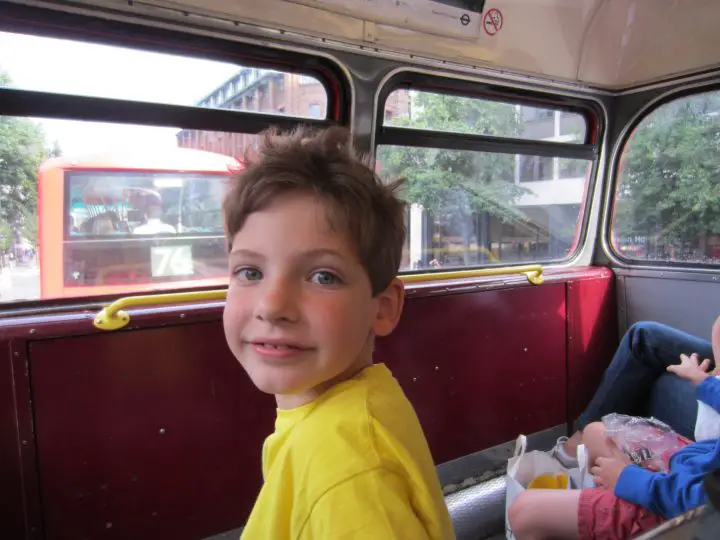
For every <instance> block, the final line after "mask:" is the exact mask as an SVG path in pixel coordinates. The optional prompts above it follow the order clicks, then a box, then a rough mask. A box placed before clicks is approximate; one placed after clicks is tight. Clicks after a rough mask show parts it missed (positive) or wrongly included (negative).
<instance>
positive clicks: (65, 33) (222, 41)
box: [0, 3, 352, 317]
mask: <svg viewBox="0 0 720 540" xmlns="http://www.w3.org/2000/svg"><path fill="white" fill-rule="evenodd" d="M0 31H5V32H13V33H21V34H27V35H35V36H38V37H49V38H59V39H69V40H74V41H77V42H88V43H91V44H98V45H110V46H117V47H124V48H129V49H134V50H141V51H149V52H156V53H165V54H170V55H176V56H180V57H186V58H198V59H205V60H214V61H221V62H223V61H224V62H229V63H234V64H237V65H238V67H256V68H259V69H271V70H277V71H281V72H284V73H288V74H295V75H307V76H310V77H313V78H314V79H316V80H318V81H319V82H320V83H321V84H322V85H323V87H324V89H325V94H326V96H327V104H326V109H325V113H324V118H321V119H315V118H307V117H299V116H282V115H278V114H267V113H256V112H243V111H234V110H227V109H210V108H206V107H201V106H193V105H189V106H185V105H169V104H163V103H154V102H139V101H130V100H121V99H114V98H104V97H90V96H82V95H73V94H61V93H53V92H44V91H36V90H26V89H18V88H8V87H0V115H2V116H7V117H25V118H47V119H62V120H79V121H88V122H109V123H116V124H131V125H139V126H148V127H173V128H180V129H183V130H192V131H215V132H229V133H243V134H249V135H257V134H258V133H260V132H262V131H263V130H264V129H266V128H267V127H269V126H270V125H273V126H276V127H278V128H279V129H280V130H283V131H284V130H292V129H294V128H295V127H297V126H298V125H306V126H310V127H316V128H323V127H328V126H331V125H343V126H349V124H350V118H351V114H352V103H351V100H352V86H351V83H350V81H349V79H348V75H347V73H346V71H345V70H344V69H343V67H342V66H341V65H340V64H339V63H338V62H337V61H335V60H334V59H332V58H331V57H329V56H324V55H312V54H311V53H305V52H299V51H297V50H295V49H294V48H293V47H288V48H280V47H278V48H273V47H268V46H262V45H255V44H252V43H244V42H239V41H234V40H232V39H230V36H228V38H223V37H209V36H205V35H202V34H201V33H199V32H193V31H192V30H182V29H179V28H177V29H165V28H157V27H152V26H146V25H143V24H141V23H137V22H125V21H116V20H109V19H108V20H106V19H100V18H97V17H92V16H87V15H81V14H76V13H68V12H62V11H55V10H50V9H44V8H38V7H30V6H24V5H18V4H7V3H0ZM208 288H209V289H213V288H214V287H203V286H197V287H189V288H187V289H178V290H174V292H182V291H185V290H189V291H202V290H207V289H208ZM123 296H127V294H124V295H123ZM117 297H118V294H111V295H102V296H88V297H82V298H77V297H75V298H51V299H41V298H38V299H33V300H23V301H17V302H10V303H4V302H3V303H0V312H2V315H0V317H2V316H5V315H10V314H12V315H21V314H28V315H30V314H35V313H44V314H45V313H54V312H57V313H63V312H67V311H68V309H70V308H72V309H76V308H80V309H83V308H84V309H96V308H97V307H99V306H102V305H104V304H105V303H106V302H107V301H108V300H111V299H114V298H117Z"/></svg>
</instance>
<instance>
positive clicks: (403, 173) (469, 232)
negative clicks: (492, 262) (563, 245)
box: [378, 92, 526, 263]
mask: <svg viewBox="0 0 720 540" xmlns="http://www.w3.org/2000/svg"><path fill="white" fill-rule="evenodd" d="M410 105H411V110H412V112H413V116H412V117H411V118H403V119H399V120H393V122H392V124H393V125H396V126H406V127H412V128H417V129H430V130H433V131H450V132H455V133H473V134H482V135H496V136H503V137H517V136H519V135H520V132H521V119H520V114H519V111H518V109H517V108H516V107H515V106H514V105H511V104H508V103H500V102H492V101H487V100H480V99H469V98H464V97H458V96H449V95H440V94H431V93H427V92H420V93H417V94H415V95H413V96H412V97H411V103H410ZM378 160H379V161H380V163H381V164H382V167H383V170H384V171H385V172H387V173H388V174H390V175H392V176H400V177H404V178H406V179H407V192H406V196H405V198H406V200H407V201H408V202H410V203H417V204H420V205H422V206H423V207H424V208H425V209H426V210H427V211H429V212H430V213H432V214H433V215H434V216H435V219H436V220H438V221H439V222H441V223H446V224H447V225H448V226H449V228H452V229H453V230H460V231H462V237H463V243H464V245H465V247H466V248H467V247H468V245H469V243H470V239H471V237H472V236H473V235H474V236H475V237H476V238H477V239H478V243H479V244H481V245H483V246H484V247H489V241H488V238H487V234H488V229H489V218H490V217H491V216H494V217H496V218H499V219H500V220H502V221H510V220H520V221H525V217H524V215H523V214H522V213H521V212H519V211H518V210H517V209H516V208H515V207H514V205H513V202H514V201H515V199H517V197H519V196H520V195H522V194H523V193H524V192H525V191H526V190H525V189H524V188H522V187H521V186H519V185H517V184H515V183H514V178H515V156H514V155H512V154H499V153H489V152H475V151H461V150H444V149H435V148H414V147H397V146H384V147H381V148H380V150H379V154H378ZM464 252H465V258H466V261H465V262H466V263H467V262H468V261H467V258H468V250H467V249H465V250H464Z"/></svg>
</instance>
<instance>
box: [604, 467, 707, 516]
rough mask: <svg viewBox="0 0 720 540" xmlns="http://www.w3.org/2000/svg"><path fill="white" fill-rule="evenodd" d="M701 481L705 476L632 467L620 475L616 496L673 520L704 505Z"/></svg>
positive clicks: (616, 486)
mask: <svg viewBox="0 0 720 540" xmlns="http://www.w3.org/2000/svg"><path fill="white" fill-rule="evenodd" d="M702 480H703V477H702V475H694V474H682V473H659V472H652V471H648V470H647V469H642V468H640V467H638V466H636V465H629V466H627V467H625V468H624V469H623V471H622V473H620V478H618V482H617V484H616V485H615V496H616V497H620V498H621V499H624V500H626V501H628V502H631V503H634V504H637V505H639V506H642V507H644V508H647V509H648V510H650V511H651V512H654V513H656V514H660V515H661V516H663V517H664V518H666V519H670V518H673V517H675V516H679V515H680V514H684V513H685V512H687V511H689V510H692V509H693V508H697V507H698V506H700V505H702V504H704V503H705V491H704V489H703V483H702Z"/></svg>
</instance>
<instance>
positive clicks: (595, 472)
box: [590, 456, 631, 490]
mask: <svg viewBox="0 0 720 540" xmlns="http://www.w3.org/2000/svg"><path fill="white" fill-rule="evenodd" d="M630 464H631V463H630V461H629V460H628V459H627V458H624V457H618V456H614V457H609V458H608V457H599V458H597V460H595V466H594V467H593V468H592V469H590V474H592V476H593V481H594V482H595V485H596V486H597V487H601V488H605V489H610V490H614V489H615V484H617V481H618V478H620V473H622V472H623V469H624V468H625V467H627V466H628V465H630Z"/></svg>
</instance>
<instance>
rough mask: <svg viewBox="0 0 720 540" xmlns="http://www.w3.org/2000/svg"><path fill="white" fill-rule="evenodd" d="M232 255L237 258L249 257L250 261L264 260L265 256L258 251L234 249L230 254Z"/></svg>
mask: <svg viewBox="0 0 720 540" xmlns="http://www.w3.org/2000/svg"><path fill="white" fill-rule="evenodd" d="M230 255H234V256H236V257H247V258H249V259H262V258H263V256H262V255H261V254H260V253H258V252H257V251H252V250H251V249H233V250H232V251H231V252H230Z"/></svg>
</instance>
